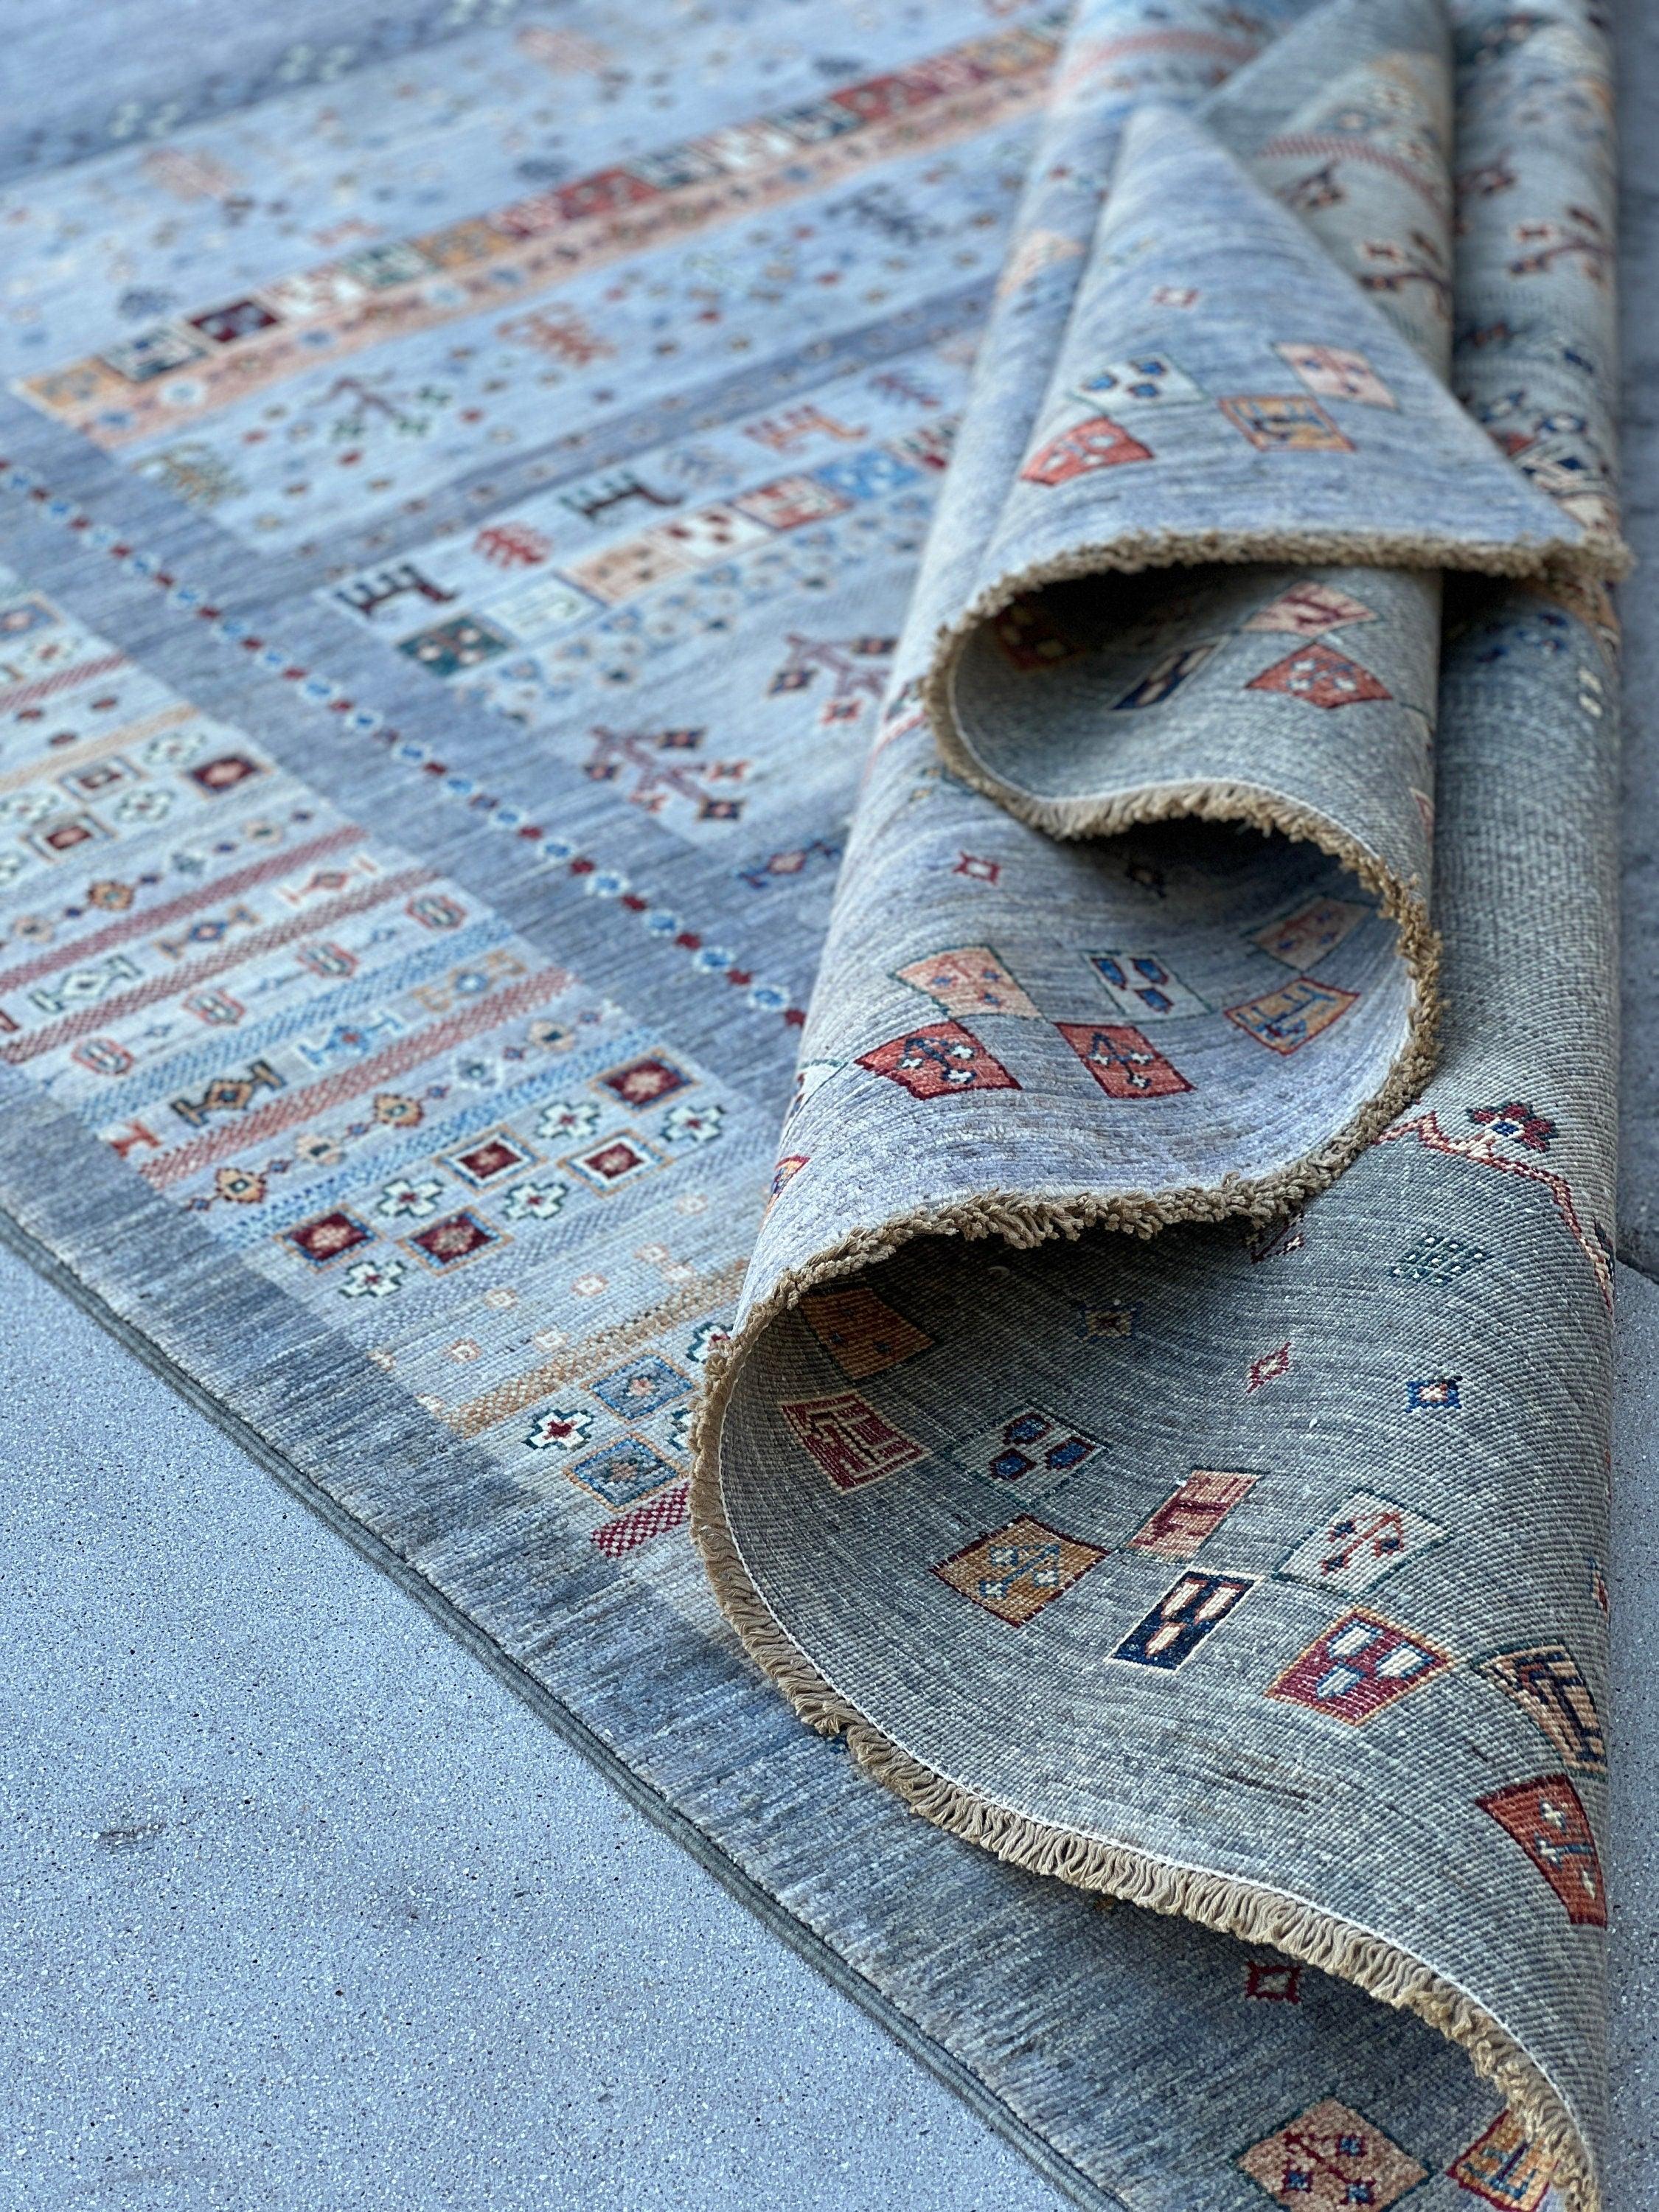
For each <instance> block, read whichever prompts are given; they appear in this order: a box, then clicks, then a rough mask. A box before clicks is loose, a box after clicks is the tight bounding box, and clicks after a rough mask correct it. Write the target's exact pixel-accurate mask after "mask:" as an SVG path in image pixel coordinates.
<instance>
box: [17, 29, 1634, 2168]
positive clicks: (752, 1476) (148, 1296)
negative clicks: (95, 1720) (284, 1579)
mask: <svg viewBox="0 0 1659 2212" xmlns="http://www.w3.org/2000/svg"><path fill="white" fill-rule="evenodd" d="M339 17H340V38H341V40H342V42H343V43H341V44H340V45H339V46H337V47H332V48H330V49H327V50H324V49H320V48H315V47H312V46H303V47H299V46H296V47H295V48H294V49H293V51H292V52H290V53H289V54H287V55H286V56H285V55H283V53H280V52H276V50H275V49H271V50H270V51H267V50H266V49H265V48H264V47H263V46H260V44H259V33H258V27H257V26H256V27H248V26H244V27H242V28H241V29H240V30H239V32H238V33H237V34H236V35H237V39H238V40H240V43H239V44H237V45H236V46H234V52H232V53H231V55H230V58H229V59H228V61H226V63H225V64H224V65H223V66H222V67H221V68H220V69H218V70H216V71H210V70H208V69H207V68H206V67H205V66H204V70H203V73H202V78H201V82H200V85H199V87H198V88H197V93H196V94H194V95H191V96H190V97H186V96H185V95H184V94H180V93H179V90H178V88H177V84H176V82H173V80H172V79H169V80H168V82H169V85H170V86H171V89H170V90H169V91H168V93H167V97H166V98H165V99H163V98H162V97H161V91H160V89H159V86H160V83H161V80H160V78H159V76H158V78H157V80H156V87H155V88H151V89H149V90H147V89H146V86H145V82H144V81H143V66H142V64H140V63H139V62H137V61H133V62H131V63H127V64H123V72H124V73H123V75H122V76H121V87H122V93H121V101H120V103H119V105H118V108H117V109H116V110H115V111H114V112H115V113H116V114H118V116H119V117H120V118H125V120H123V121H121V122H120V123H119V125H117V124H116V123H115V122H114V121H112V120H111V119H110V116H109V115H108V114H106V113H105V112H103V111H102V110H99V109H97V108H96V107H95V106H89V107H88V111H87V113H86V116H85V118H83V120H82V122H81V123H80V124H75V123H73V122H70V123H64V124H62V125H54V126H53V129H52V131H46V130H44V129H43V130H42V131H36V132H34V133H33V134H31V133H28V132H21V133H17V132H14V133H13V134H12V135H11V136H9V137H6V138H4V140H3V142H0V216H4V217H5V218H6V219H7V220H8V221H9V222H10V223H11V224H12V226H13V228H12V229H11V230H10V231H9V232H8V235H11V236H15V238H16V239H17V240H20V241H21V243H20V244H19V246H18V247H17V266H18V270H19V272H20V273H19V275H18V278H17V282H16V285H15V288H14V301H15V312H14V313H12V314H11V316H10V318H9V320H8V322H7V323H6V325H5V328H4V332H3V337H0V347H3V355H4V358H3V361H0V369H3V374H4V376H5V378H6V380H7V391H6V395H5V397H4V398H3V400H0V433H3V436H0V453H3V459H0V527H3V532H4V545H3V557H4V560H5V562H6V564H7V565H6V567H5V568H4V570H3V573H0V679H3V681H0V1204H3V1208H4V1212H5V1217H6V1219H7V1221H8V1223H9V1231H8V1233H9V1236H10V1237H12V1238H13V1240H14V1241H15V1242H16V1243H18V1244H19V1245H20V1246H21V1248H22V1249H25V1250H27V1252H28V1253H29V1255H31V1257H33V1259H34V1260H35V1261H36V1262H37V1263H38V1264H40V1266H42V1267H46V1268H47V1269H48V1270H49V1271H50V1272H52V1273H54V1274H55V1276H56V1277H57V1279H59V1280H61V1281H63V1282H64V1284H65V1285H66V1286H67V1287H70V1289H71V1290H72V1291H74V1292H75V1294H76V1295H77V1296H79V1297H82V1299H83V1300H84V1301H85V1302H86V1303H87V1304H89V1305H90V1306H91V1307H92V1308H93V1310H95V1311H96V1312H98V1313H99V1315H100V1318H102V1319H103V1320H104V1321H105V1322H106V1323H107V1324H108V1325H109V1326H111V1327H112V1328H116V1329H117V1330H118V1332H119V1333H120V1334H123V1336H124V1337H125V1340H127V1341H128V1342H129V1343H131V1345H132V1346H133V1347H134V1348H135V1349H136V1350H137V1351H138V1352H141V1354H142V1355H143V1356H144V1357H146V1358H150V1359H152V1360H153V1361H154V1362H155V1364H158V1365H160V1366H161V1367H162V1368H163V1370H165V1371H166V1372H167V1373H168V1374H169V1375H170V1376H172V1377H173V1380H174V1381H175V1382H176V1383H178V1384H179V1387H180V1388H181V1389H185V1390H187V1391H188V1392H190V1393H191V1395H194V1396H195V1397H196V1398H197V1400H198V1401H200V1402H202V1403H204V1404H205V1405H207V1406H208V1407H210V1409H211V1410H213V1411H214V1413H216V1417H217V1418H218V1419H221V1420H222V1422H223V1423H224V1424H225V1425H227V1426H228V1427H230V1428H231V1429H232V1430H233V1431H234V1433H236V1434H237V1435H238V1436H239V1437H240V1438H241V1439H242V1440H243V1441H244V1442H245V1443H247V1444H248V1445H249V1447H250V1449H254V1450H255V1451H256V1452H258V1455H260V1456H261V1457H262V1458H263V1459H264V1461H265V1462H266V1463H267V1464H268V1465H270V1466H271V1467H272V1468H273V1469H274V1470H275V1471H276V1472H277V1473H278V1474H280V1475H281V1476H282V1477H283V1480H287V1481H289V1482H290V1483H291V1484H292V1485H293V1486H295V1488H296V1489H298V1490H299V1491H300V1492H301V1494H303V1495H305V1496H306V1497H307V1498H309V1500H310V1501H311V1502H312V1503H313V1504H315V1505H317V1506H318V1507H319V1510H323V1511H325V1513H326V1514H327V1515H328V1516H330V1517H331V1519H333V1520H334V1521H335V1522H336V1524H337V1526H339V1527H340V1528H342V1529H343V1531H344V1532H346V1533H347V1534H350V1535H351V1536H352V1537H353V1538H354V1540H355V1541H358V1542H359V1543H360V1544H361V1545H362V1547H364V1548H365V1549H366V1550H368V1552H369V1553H371V1554H372V1555H373V1556H374V1557H376V1558H377V1559H379V1560H380V1564H382V1565H386V1566H387V1567H388V1568H389V1569H390V1570H391V1571H393V1572H395V1573H396V1574H398V1577H400V1578H401V1579H402V1580H403V1581H404V1583H406V1585H407V1586H408V1587H410V1589H413V1590H415V1591H416V1594H417V1595H420V1596H422V1599H423V1600H424V1601H425V1602H427V1603H428V1604H429V1605H430V1606H431V1607H433V1608H434V1609H435V1611H436V1612H438V1613H440V1615H441V1617H442V1618H444V1619H445V1620H447V1622H448V1623H449V1625H450V1626H452V1627H453V1628H454V1629H455V1630H456V1632H457V1633H459V1634H461V1635H463V1636H464V1637H465V1638H467V1639H468V1640H469V1641H470V1642H471V1644H473V1646H474V1648H475V1649H477V1650H479V1652H480V1654H481V1656H484V1657H485V1658H486V1659H487V1660H488V1661H489V1663H491V1664H493V1665H495V1666H497V1667H499V1668H501V1670H502V1671H504V1672H506V1673H507V1674H508V1675H509V1677H510V1678H511V1679H512V1680H514V1682H515V1683H516V1684H517V1686H519V1687H520V1688H521V1689H522V1690H523V1691H524V1692H525V1694H526V1695H527V1696H529V1697H531V1698H532V1700H534V1701H535V1702H536V1703H537V1705H538V1709H539V1710H541V1711H544V1713H545V1714H546V1716H547V1717H548V1718H549V1719H550V1721H551V1722H552V1723H553V1724H554V1725H556V1726H557V1727H559V1728H561V1729H563V1730H564V1731H565V1733H566V1734H567V1735H570V1736H571V1737H573V1738H574V1740H575V1741H579V1742H580V1744H581V1745H582V1747H584V1748H585V1749H586V1751H588V1752H589V1753H590V1755H592V1757H593V1758H595V1759H598V1760H599V1762H600V1764H601V1765H604V1766H605V1768H606V1770H607V1771H610V1772H611V1774H612V1775H613V1777H614V1778H616V1780H617V1783H618V1784H619V1786H621V1787H623V1788H624V1789H626V1790H629V1792H630V1793H631V1794H632V1795H634V1796H635V1797H636V1799H637V1800H638V1801H639V1802H641V1803H643V1804H646V1805H647V1806H648V1807H649V1808H650V1809H651V1810H652V1811H653V1814H655V1816H656V1817H658V1818H659V1819H660V1820H663V1821H664V1822H665V1824H667V1825H669V1826H671V1827H672V1828H674V1830H675V1831H676V1832H678V1833H679V1834H680V1835H681V1837H682V1838H683V1839H684V1841H685V1842H686V1843H687V1844H688V1846H689V1847H690V1848H691V1849H693V1850H696V1852H698V1853H699V1855H700V1856H702V1857H703V1858H704V1859H705V1861H706V1862H707V1863H710V1864H712V1865H714V1867H715V1868H716V1869H717V1870H718V1871H720V1873H721V1875H722V1876H723V1878H725V1879H726V1880H727V1881H729V1882H731V1883H732V1886H733V1887H738V1889H740V1890H741V1891H742V1892H743V1893H744V1894H745V1895H746V1896H747V1897H748V1898H749V1899H750V1902H751V1903H753V1904H754V1905H756V1906H757V1910H760V1911H763V1913H764V1914H765V1915H767V1916H768V1917H769V1919H770V1920H771V1922H772V1923H773V1924H774V1925H775V1926H776V1927H777V1928H778V1929H779V1930H780V1932H781V1933H783V1934H785V1935H786V1936H788V1937H789V1939H790V1940H792V1941H795V1942H799V1943H800V1944H801V1945H802V1946H803V1947H804V1948H808V1949H809V1950H811V1952H812V1954H814V1955H815V1956H816V1957H817V1959H818V1960H819V1963H820V1964H822V1965H823V1966H825V1968H826V1970H827V1971H829V1972H831V1973H832V1974H834V1975H835V1976H836V1978H838V1979H840V1980H841V1981H842V1984H843V1986H847V1987H848V1988H850V1989H852V1990H854V1993H855V1994H857V1995H859V1996H860V1997H861V1999H862V2000H863V2001H864V2002H866V2003H868V2004H870V2005H871V2006H872V2008H873V2009H875V2010H876V2011H878V2014H879V2015H881V2016H882V2017H883V2018H884V2020H886V2021H887V2022H888V2024H889V2025H890V2027H893V2029H894V2031H895V2033H898V2034H899V2035H900V2036H901V2037H902V2039H905V2040H906V2041H907V2042H908V2044H909V2045H911V2047H912V2048H914V2049H915V2050H916V2051H918V2052H919V2054H920V2055H921V2056H923V2057H925V2058H927V2061H928V2063H932V2064H933V2065H935V2066H936V2067H938V2068H939V2070H940V2071H941V2072H943V2073H945V2075H947V2077H948V2078H950V2079H951V2080H952V2081H954V2082H955V2083H956V2084H957V2087H960V2088H961V2089H962V2090H963V2093H965V2094H967V2095H969V2097H970V2098H972V2099H973V2100H975V2102H976V2104H977V2105H978V2106H979V2107H980V2109H981V2110H982V2111H984V2112H987V2114H988V2115H989V2116H990V2117H991V2118H993V2119H994V2121H995V2122H996V2124H998V2125H1000V2126H1001V2127H1002V2128H1003V2129H1005V2130H1006V2132H1008V2133H1009V2134H1010V2135H1011V2136H1013V2137H1014V2138H1015V2139H1017V2140H1018V2141H1019V2142H1022V2143H1023V2144H1024V2147H1025V2148H1027V2149H1028V2150H1029V2151H1030V2154H1031V2155H1032V2156H1033V2157H1034V2158H1035V2159H1036V2160H1037V2161H1038V2162H1039V2163H1040V2164H1041V2165H1042V2166H1044V2168H1045V2170H1047V2171H1048V2172H1050V2173H1052V2174H1053V2175H1054V2178H1055V2179H1057V2180H1058V2181H1059V2182H1060V2184H1061V2185H1062V2186H1064V2187H1065V2188H1066V2190H1068V2191H1070V2192H1071V2193H1072V2195H1073V2196H1074V2197H1076V2198H1078V2199H1079V2201H1080V2202H1082V2203H1086V2204H1090V2205H1092V2206H1094V2207H1096V2208H1097V2212H1250V2208H1252V2207H1257V2206H1260V2205H1261V2204H1262V2203H1264V2202H1271V2203H1279V2204H1283V2205H1287V2206H1294V2207H1297V2208H1303V2212H1336V2208H1347V2207H1353V2206H1366V2207H1371V2208H1376V2212H1382V2208H1386V2207H1388V2206H1391V2205H1394V2204H1395V2203H1400V2202H1401V2201H1402V2200H1405V2199H1407V2198H1409V2199H1410V2200H1411V2203H1412V2204H1413V2207H1421V2208H1422V2212H1454V2208H1463V2212H1475V2207H1477V2206H1478V2205H1486V2206H1492V2207H1498V2208H1500V2212H1601V2208H1603V2207H1604V2206H1605V2207H1606V2212H1614V2209H1613V2207H1611V2205H1609V2204H1607V2199H1606V2197H1605V2196H1604V2193H1603V2191H1602V2187H1601V2179H1600V2175H1601V2169H1602V2167H1603V2165H1604V2162H1605V2157H1606V2142H1605V2136H1606V2129H1607V2110H1606V2106H1607V1987H1606V1977H1605V1960H1604V1947H1605V1942H1606V1930H1607V1902H1606V1896H1605V1890H1604V1881H1603V1872H1602V1866H1601V1858H1600V1857H1599V1855H1598V1838H1601V1837H1602V1836H1603V1835H1604V1833H1605V1820H1606V1797H1607V1744H1606V1741H1605V1735H1604V1728H1603V1718H1602V1716H1603V1714H1604V1712H1605V1710H1606V1704H1607V1695H1606V1677H1607V1591H1606V1584H1605V1581H1604V1571H1603V1568H1604V1561H1605V1558H1606V1553H1607V1525H1606V1524H1607V1468H1608V1459H1609V1431H1610V1416H1611V1407H1610V1395H1611V1376H1610V1366H1611V1328H1612V1295H1613V1243H1612V1234H1611V1225H1612V1223H1613V1168H1614V1155H1615V1148H1616V1127H1615V1121H1616V1094H1617V1041H1616V1036H1615V1034H1614V1016H1613V1009H1614V1007H1615V1006H1616V1003H1617V998H1616V975H1615V966H1616V942H1615V923H1616V881H1615V860H1616V853H1615V847H1616V837H1615V822H1614V793H1615V787H1616V771H1617V759H1616V750H1617V737H1616V732H1617V722H1618V715H1617V688H1618V672H1617V643H1618V630H1617V623H1616V617H1615V615H1614V611H1613V600H1612V598H1611V595H1610V590H1609V586H1610V585H1612V584H1613V582H1615V581H1616V580H1617V579H1618V578H1619V576H1620V574H1622V573H1623V571H1624V568H1626V565H1627V562H1626V554H1625V551H1624V548H1623V545H1622V543H1621V540H1620V533H1619V523H1618V516H1617V509H1616V503H1615V486H1614V482H1613V430H1614V424H1613V391H1614V380H1615V374H1616V359H1615V331H1614V324H1613V269H1612V264H1611V239H1612V234H1613V184H1612V177H1613V170H1612V154H1611V145H1610V124H1609V117H1610V106H1611V101H1610V94H1609V70H1610V56H1609V51H1608V39H1607V27H1606V24H1605V23H1604V21H1602V18H1601V10H1600V9H1599V8H1598V7H1597V5H1596V4H1595V0H1540V4H1539V5H1536V6H1534V7H1529V8H1527V9H1513V8H1510V7H1508V6H1505V5H1502V4H1499V0H1452V4H1450V6H1449V7H1448V6H1446V5H1443V4H1442V0H1316V4H1307V0H1303V3H1302V4H1297V0H1255V4H1246V5H1243V6H1231V5H1223V4H1220V3H1219V0H1079V7H1078V8H1077V9H1076V11H1075V13H1074V14H1073V15H1072V16H1071V17H1070V18H1069V19H1068V18H1066V17H1065V16H1063V15H1059V14H1056V13H1054V11H1052V10H1048V9H1044V10H1032V9H1026V8H1024V7H1022V6H1020V5H1019V4H1018V0H1014V4H1012V5H1002V4H1000V5H997V6H995V7H993V8H990V9H987V10H986V11H985V20H984V21H980V22H976V23H975V25H974V26H973V27H969V26H968V25H967V24H966V23H965V22H964V21H963V20H962V16H961V10H960V9H957V8H954V7H952V6H949V5H946V4H945V0H915V4H914V5H912V6H910V7H908V8H906V9H900V10H892V11H886V10H881V11H878V10H873V9H865V8H861V7H857V6H853V7H848V6H845V5H842V4H840V0H802V4H801V5H799V7H796V8H793V9H790V10H788V11H787V22H781V21H779V20H778V18H777V12H776V11H775V10H769V9H766V8H761V7H758V6H756V7H750V5H748V4H746V0H723V4H720V5H716V6H712V7H708V8H703V9H696V10H690V9H688V10H686V11H684V13H680V12H678V11H677V12H676V13H675V14H674V15H673V18H672V22H671V25H669V23H668V19H667V17H666V16H665V15H664V13H663V11H662V10H661V9H659V8H656V7H654V6H653V4H650V0H607V4H603V5H601V4H595V5H592V6H585V7H581V8H578V9H568V8H563V7H545V8H540V7H533V6H526V7H522V8H520V7H518V6H515V5H513V4H512V0H501V4H500V5H498V6H493V7H489V8H462V9H432V10H430V11H428V13H427V14H423V13H422V12H421V11H420V10H418V9H416V10H415V11H412V12H410V11H405V12H404V13H403V14H401V15H398V17H397V18H396V20H395V21H394V20H393V19H392V18H390V17H387V18H382V17H380V16H379V15H376V14H375V13H374V8H373V5H372V4H371V0H343V5H342V7H341V9H340V10H339ZM327 52H332V53H333V54H335V55H336V57H339V56H344V57H345V58H344V59H343V60H340V59H338V58H337V60H336V61H335V62H334V63H326V53H327ZM319 55H320V56H323V57H324V58H322V59H319ZM135 72H136V74H135ZM341 72H347V73H349V76H350V78H351V82H350V86H349V91H343V90H342V88H341V87H340V85H339V84H338V83H337V82H335V78H336V77H337V76H338V75H339V74H340V73H341ZM175 74H176V72H175ZM780 1127H781V1135H780V1134H779V1131H780ZM767 1678H769V1680H768V1679H767ZM779 1692H781V1693H782V1694H781V1695H780V1694H779ZM802 1723H805V1724H806V1725H805V1726H803V1725H802ZM849 1753H850V1757H849V1756H847V1755H845V1754H849ZM876 1785H882V1786H876ZM913 1816H920V1817H913Z"/></svg>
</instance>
